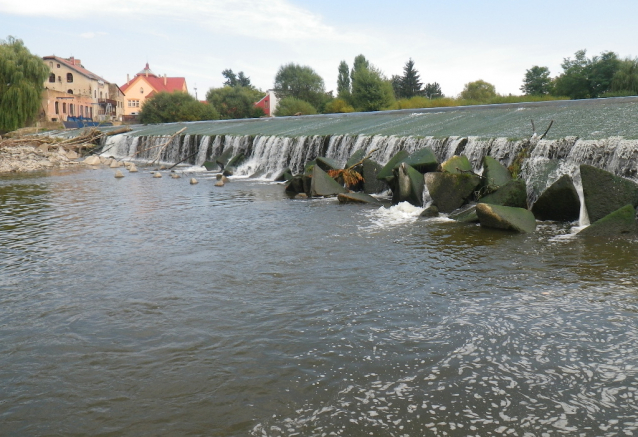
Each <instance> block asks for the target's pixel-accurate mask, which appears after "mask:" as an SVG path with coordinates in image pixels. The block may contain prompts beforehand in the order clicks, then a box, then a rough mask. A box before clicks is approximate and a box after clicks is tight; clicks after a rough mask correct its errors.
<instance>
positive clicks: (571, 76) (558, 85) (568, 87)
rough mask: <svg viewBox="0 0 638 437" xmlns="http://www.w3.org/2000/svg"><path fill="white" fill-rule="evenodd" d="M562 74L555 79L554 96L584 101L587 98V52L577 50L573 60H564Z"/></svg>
mask: <svg viewBox="0 0 638 437" xmlns="http://www.w3.org/2000/svg"><path fill="white" fill-rule="evenodd" d="M561 67H562V68H563V74H561V75H560V76H558V77H557V78H556V82H555V85H554V94H556V95H559V96H567V97H570V98H572V99H586V98H588V97H589V79H588V77H587V76H588V67H589V59H587V50H579V51H577V52H576V53H575V54H574V59H571V58H565V59H563V63H562V64H561Z"/></svg>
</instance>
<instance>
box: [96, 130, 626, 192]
mask: <svg viewBox="0 0 638 437" xmlns="http://www.w3.org/2000/svg"><path fill="white" fill-rule="evenodd" d="M169 138H170V136H169V135H159V136H127V135H116V136H113V137H108V138H107V139H106V141H105V143H104V150H105V154H106V155H112V156H114V157H116V158H120V159H131V158H134V159H136V160H140V161H146V162H149V161H153V160H155V159H156V158H157V156H158V154H160V161H161V162H163V163H167V164H172V163H175V162H179V161H182V160H185V161H184V163H185V164H190V165H197V166H199V165H202V163H203V162H204V161H210V160H213V159H214V158H215V157H217V156H220V155H221V154H222V153H224V152H225V151H227V150H228V149H231V150H232V155H237V154H239V153H243V154H244V155H245V156H246V160H245V161H244V163H243V164H242V165H241V166H240V167H239V168H238V169H237V172H236V175H237V176H241V177H254V178H261V179H272V178H274V177H275V176H276V175H277V174H279V173H280V172H281V171H282V170H284V169H285V168H287V167H289V168H290V169H291V170H292V172H293V173H300V172H302V171H303V169H304V166H305V164H306V162H308V161H311V160H313V159H315V158H317V157H318V156H325V157H328V158H332V159H334V160H336V161H337V162H338V163H339V164H340V165H345V163H346V161H347V160H348V158H350V156H351V155H352V154H353V153H354V152H356V151H357V150H364V151H365V153H366V154H370V153H371V158H372V159H374V160H376V161H377V162H379V163H380V164H386V163H387V162H388V161H389V160H390V159H391V158H392V157H393V156H394V155H395V154H396V153H397V152H399V151H400V150H405V151H407V152H409V153H411V152H414V151H416V150H418V149H421V148H423V147H429V148H431V149H432V150H433V151H434V153H435V155H436V156H437V158H438V160H439V161H440V162H443V161H445V160H446V159H449V158H450V157H452V156H453V155H459V154H463V155H465V156H467V157H468V158H469V160H470V162H471V163H472V166H473V168H474V171H476V172H477V173H480V172H481V171H482V168H481V162H482V159H483V158H484V157H485V156H487V155H489V156H492V157H494V158H496V159H497V160H498V161H500V162H501V163H502V164H504V165H506V166H509V165H511V164H512V162H513V161H514V159H516V157H517V156H519V154H521V153H525V154H526V155H525V156H526V158H525V160H524V161H523V165H522V169H521V177H522V178H524V179H525V181H526V183H527V186H528V198H529V201H530V203H533V202H534V201H535V200H536V198H537V197H538V195H539V194H540V193H541V192H542V191H543V190H544V189H545V188H547V187H548V186H549V185H551V184H552V183H553V182H554V181H556V180H557V179H558V178H559V177H560V176H561V175H563V174H570V175H571V176H572V177H573V178H574V180H578V179H579V174H578V167H579V165H580V164H589V165H593V166H595V167H599V168H602V169H604V170H607V171H610V172H612V173H614V174H616V175H619V176H623V177H627V178H632V179H636V178H637V177H638V140H629V139H624V138H622V137H609V138H604V139H598V140H591V139H588V140H585V139H580V138H577V137H574V136H571V137H570V136H568V137H563V138H559V139H555V140H546V139H545V140H540V141H536V142H534V141H531V142H530V141H526V140H513V139H510V138H504V137H496V138H479V137H472V136H470V137H458V136H450V137H445V138H435V137H431V136H427V137H416V136H396V135H364V134H360V135H327V136H325V135H309V136H304V135H301V136H297V137H283V136H273V135H255V136H252V135H214V136H209V135H183V136H177V137H175V138H172V139H171V141H170V144H168V145H167V146H166V147H161V146H162V145H163V144H165V143H166V142H167V141H168V140H169ZM160 152H161V153H160Z"/></svg>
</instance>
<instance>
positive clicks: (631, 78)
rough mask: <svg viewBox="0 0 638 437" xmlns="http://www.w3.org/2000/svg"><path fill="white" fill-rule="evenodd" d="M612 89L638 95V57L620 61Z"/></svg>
mask: <svg viewBox="0 0 638 437" xmlns="http://www.w3.org/2000/svg"><path fill="white" fill-rule="evenodd" d="M611 91H612V92H615V93H623V94H626V95H638V58H634V59H631V58H627V59H624V60H622V61H620V65H619V66H618V71H616V74H614V77H613V79H612V81H611Z"/></svg>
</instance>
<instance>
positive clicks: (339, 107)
mask: <svg viewBox="0 0 638 437" xmlns="http://www.w3.org/2000/svg"><path fill="white" fill-rule="evenodd" d="M343 112H354V108H353V107H352V106H351V105H349V104H348V102H346V101H345V100H344V99H334V100H332V101H330V102H328V103H326V106H325V109H324V113H326V114H336V113H343Z"/></svg>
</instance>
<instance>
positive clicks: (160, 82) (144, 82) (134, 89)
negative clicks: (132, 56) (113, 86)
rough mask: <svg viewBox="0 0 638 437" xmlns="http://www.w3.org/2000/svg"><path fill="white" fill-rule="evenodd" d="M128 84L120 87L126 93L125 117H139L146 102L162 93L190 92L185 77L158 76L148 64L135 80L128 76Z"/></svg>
mask: <svg viewBox="0 0 638 437" xmlns="http://www.w3.org/2000/svg"><path fill="white" fill-rule="evenodd" d="M126 79H127V80H126V83H125V84H124V85H122V86H121V87H120V89H121V90H122V91H123V92H124V95H125V96H124V115H125V116H132V115H137V114H139V112H140V109H142V106H143V105H144V102H145V101H146V100H147V99H149V98H151V97H153V96H154V95H155V94H157V93H161V92H169V93H172V92H175V91H178V92H183V93H187V92H188V87H187V86H186V79H185V78H183V77H167V76H166V75H163V76H158V75H156V74H155V73H153V71H152V70H151V69H150V67H149V65H148V62H147V63H146V66H145V67H144V68H143V69H142V70H141V71H140V72H139V73H137V74H136V75H135V76H134V77H133V79H129V77H128V75H127V78H126Z"/></svg>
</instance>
